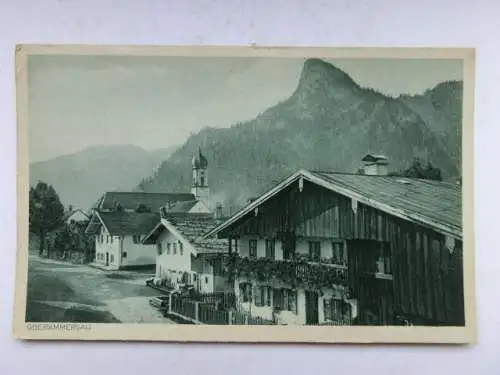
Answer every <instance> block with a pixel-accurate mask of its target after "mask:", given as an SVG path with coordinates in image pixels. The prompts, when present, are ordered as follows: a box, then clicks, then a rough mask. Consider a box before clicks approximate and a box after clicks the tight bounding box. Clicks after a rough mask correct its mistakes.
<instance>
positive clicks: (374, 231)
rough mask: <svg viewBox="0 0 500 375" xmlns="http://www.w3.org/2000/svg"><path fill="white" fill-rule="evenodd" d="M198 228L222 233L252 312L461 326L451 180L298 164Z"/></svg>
mask: <svg viewBox="0 0 500 375" xmlns="http://www.w3.org/2000/svg"><path fill="white" fill-rule="evenodd" d="M371 161H372V160H370V162H371ZM207 236H216V237H218V238H226V239H228V240H229V243H228V252H229V254H230V259H232V261H231V262H230V263H229V265H228V266H229V267H230V269H231V271H230V273H231V275H233V276H232V277H233V279H234V283H235V293H236V294H237V298H238V303H239V304H240V306H242V307H243V308H245V309H246V310H251V312H252V314H257V315H260V316H262V317H269V316H270V314H271V313H272V314H273V318H274V315H276V314H278V315H280V316H281V317H282V319H281V320H282V321H284V322H285V323H288V324H308V325H316V324H360V325H394V324H402V321H405V322H407V323H410V324H416V325H458V326H460V325H464V299H463V272H462V271H463V262H462V251H463V249H462V192H461V185H459V184H456V183H448V182H441V181H431V180H419V179H408V178H401V177H390V176H387V175H370V174H364V175H363V174H340V173H331V172H317V171H316V172H315V171H306V170H301V171H298V172H296V173H294V174H293V175H291V176H290V177H288V178H287V179H285V180H284V181H282V182H281V183H279V184H278V185H277V186H275V187H274V188H272V189H271V190H269V191H268V192H266V193H265V194H263V195H262V196H260V197H258V198H257V199H255V200H253V201H251V202H249V203H248V204H247V205H246V206H245V207H244V208H243V209H241V210H240V211H239V212H237V213H236V214H235V215H233V216H232V217H231V218H229V219H228V220H226V221H225V222H224V223H222V224H220V225H218V226H217V227H216V228H214V229H213V230H212V231H210V232H209V233H208V234H207ZM241 284H244V285H243V287H241Z"/></svg>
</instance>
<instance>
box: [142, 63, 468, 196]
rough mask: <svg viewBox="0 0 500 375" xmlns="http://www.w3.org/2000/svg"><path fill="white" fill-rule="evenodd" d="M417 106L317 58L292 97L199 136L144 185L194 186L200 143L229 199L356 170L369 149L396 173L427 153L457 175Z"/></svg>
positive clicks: (216, 190)
mask: <svg viewBox="0 0 500 375" xmlns="http://www.w3.org/2000/svg"><path fill="white" fill-rule="evenodd" d="M410 105H412V103H411V102H408V103H407V102H403V101H402V100H399V99H398V98H393V97H389V96H386V95H384V94H382V93H380V92H378V91H376V90H373V89H370V88H363V87H361V86H359V85H358V84H357V83H356V82H355V81H354V80H353V79H352V78H351V77H350V76H349V75H348V74H347V73H345V72H343V71H342V70H340V69H338V68H336V67H334V66H333V65H332V64H330V63H327V62H325V61H323V60H319V59H310V60H307V61H306V62H305V63H304V67H303V69H302V72H301V74H300V78H299V80H298V83H297V86H296V89H295V90H294V91H293V92H292V93H291V94H290V96H289V97H288V98H285V99H284V100H282V101H280V102H279V103H277V104H276V105H273V106H271V107H269V108H268V109H266V110H265V111H263V112H262V113H260V114H259V115H257V116H256V117H255V118H254V119H251V120H248V121H245V122H241V123H237V124H235V125H233V126H232V127H230V128H226V129H215V128H204V129H202V130H201V131H200V132H199V133H198V134H195V135H192V136H191V137H190V138H188V140H187V141H186V142H185V143H184V145H183V146H181V147H180V148H179V149H177V150H176V152H174V153H173V154H172V156H171V157H170V159H169V160H168V161H166V162H164V163H162V164H161V165H160V167H159V169H158V171H157V173H156V174H155V175H153V176H151V177H150V178H147V179H145V181H143V182H142V183H141V186H140V187H141V189H142V190H144V191H184V190H186V189H188V188H189V184H190V172H189V170H190V165H189V160H190V155H191V154H192V152H194V151H195V150H196V149H197V147H198V146H200V147H201V148H202V150H204V154H205V155H206V156H207V158H208V160H209V174H210V177H209V181H210V187H211V191H212V192H213V195H214V197H215V198H216V199H217V200H222V201H225V202H226V201H227V202H228V204H241V203H242V202H244V201H246V199H247V198H248V197H250V196H254V195H255V194H258V193H260V192H262V191H263V190H264V189H265V188H266V187H268V186H269V184H270V182H271V181H276V180H279V179H281V178H284V177H285V176H286V175H287V174H290V173H293V172H294V171H296V170H297V169H299V168H305V169H321V170H333V171H339V172H354V171H355V170H357V167H358V166H359V163H360V162H361V158H362V157H363V156H364V154H366V153H368V152H372V153H383V154H385V155H386V156H388V157H389V160H390V162H391V168H392V169H393V170H394V171H399V170H401V169H405V168H407V167H408V166H409V165H410V164H411V162H412V161H413V158H415V157H419V158H422V159H424V160H429V161H431V162H432V163H433V164H434V165H436V166H437V167H439V168H440V169H442V171H443V173H444V175H456V174H457V170H458V167H457V164H456V162H455V161H454V160H453V158H451V157H450V155H449V154H448V152H447V150H446V149H444V148H443V147H442V145H441V143H442V138H440V136H438V133H437V132H436V131H434V130H433V129H432V127H431V126H429V125H428V124H427V123H426V122H425V121H424V119H423V118H422V115H423V114H424V113H418V112H417V111H415V110H412V109H411V108H410ZM312 150H314V152H311V151H312ZM235 181H238V183H236V182H235Z"/></svg>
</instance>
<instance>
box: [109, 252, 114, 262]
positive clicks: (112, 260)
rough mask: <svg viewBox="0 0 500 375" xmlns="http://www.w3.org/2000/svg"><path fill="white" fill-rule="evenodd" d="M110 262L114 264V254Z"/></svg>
mask: <svg viewBox="0 0 500 375" xmlns="http://www.w3.org/2000/svg"><path fill="white" fill-rule="evenodd" d="M109 261H110V262H111V263H114V261H115V256H114V255H113V254H111V258H110V260H109Z"/></svg>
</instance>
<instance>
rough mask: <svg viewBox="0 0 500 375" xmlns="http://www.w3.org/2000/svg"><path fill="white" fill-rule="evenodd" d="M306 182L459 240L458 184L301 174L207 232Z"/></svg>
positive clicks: (213, 231) (352, 175) (300, 172)
mask: <svg viewBox="0 0 500 375" xmlns="http://www.w3.org/2000/svg"><path fill="white" fill-rule="evenodd" d="M301 178H303V179H304V180H307V181H310V182H312V183H315V184H317V185H320V186H322V187H324V188H326V189H328V190H331V191H335V192H337V193H339V194H341V195H344V196H347V197H350V198H353V199H357V200H359V201H360V202H361V203H364V204H366V205H369V206H372V207H375V208H377V209H379V210H381V211H384V212H387V213H389V214H390V215H394V216H397V217H400V218H402V219H404V220H409V221H412V222H415V223H418V224H421V225H425V226H427V227H430V228H433V229H434V230H436V231H438V232H441V233H444V234H447V235H451V236H454V237H456V238H459V239H461V238H462V189H461V188H462V187H461V185H460V184H456V183H450V182H444V181H432V180H422V179H409V178H403V177H392V176H391V177H390V176H367V175H356V174H344V173H334V172H319V171H306V170H301V171H298V172H296V173H294V174H293V175H291V176H290V177H288V178H286V179H285V180H283V181H282V182H280V183H279V184H278V185H276V186H275V187H273V188H272V189H270V190H269V191H267V192H266V193H264V194H262V195H261V196H260V197H259V198H258V199H256V200H255V201H253V202H251V203H250V204H248V205H247V206H245V207H244V208H242V209H241V210H240V211H238V212H237V213H236V214H234V215H233V216H232V217H231V218H229V219H228V220H227V221H225V222H224V223H222V224H221V225H219V226H218V227H216V228H214V229H213V230H212V231H210V232H209V233H208V234H207V236H212V235H215V234H217V233H219V232H220V231H222V230H224V229H226V228H229V227H230V226H232V225H234V224H235V223H237V222H238V221H239V220H240V219H241V218H243V217H244V216H245V215H246V214H247V213H248V212H250V211H252V210H254V209H255V207H258V206H259V205H260V204H262V203H263V202H265V201H266V200H267V199H269V198H271V197H272V196H274V195H276V194H278V193H279V192H280V191H281V190H282V189H284V188H285V187H287V186H289V185H290V184H292V183H293V182H295V181H297V180H300V179H301Z"/></svg>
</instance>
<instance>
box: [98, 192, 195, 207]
mask: <svg viewBox="0 0 500 375" xmlns="http://www.w3.org/2000/svg"><path fill="white" fill-rule="evenodd" d="M192 200H195V196H194V195H193V194H191V193H143V192H107V193H105V194H104V195H103V196H102V197H101V199H100V200H99V202H98V203H97V206H96V207H95V208H97V209H104V210H106V209H112V208H113V207H114V205H115V202H116V203H119V204H120V205H121V206H122V207H123V208H124V209H126V210H127V209H129V210H135V209H136V208H137V207H138V206H139V205H140V204H144V205H145V206H146V207H148V208H149V209H150V210H151V211H154V212H157V211H158V210H159V209H160V207H161V206H163V205H165V204H166V203H167V202H168V201H173V202H178V201H192Z"/></svg>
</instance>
